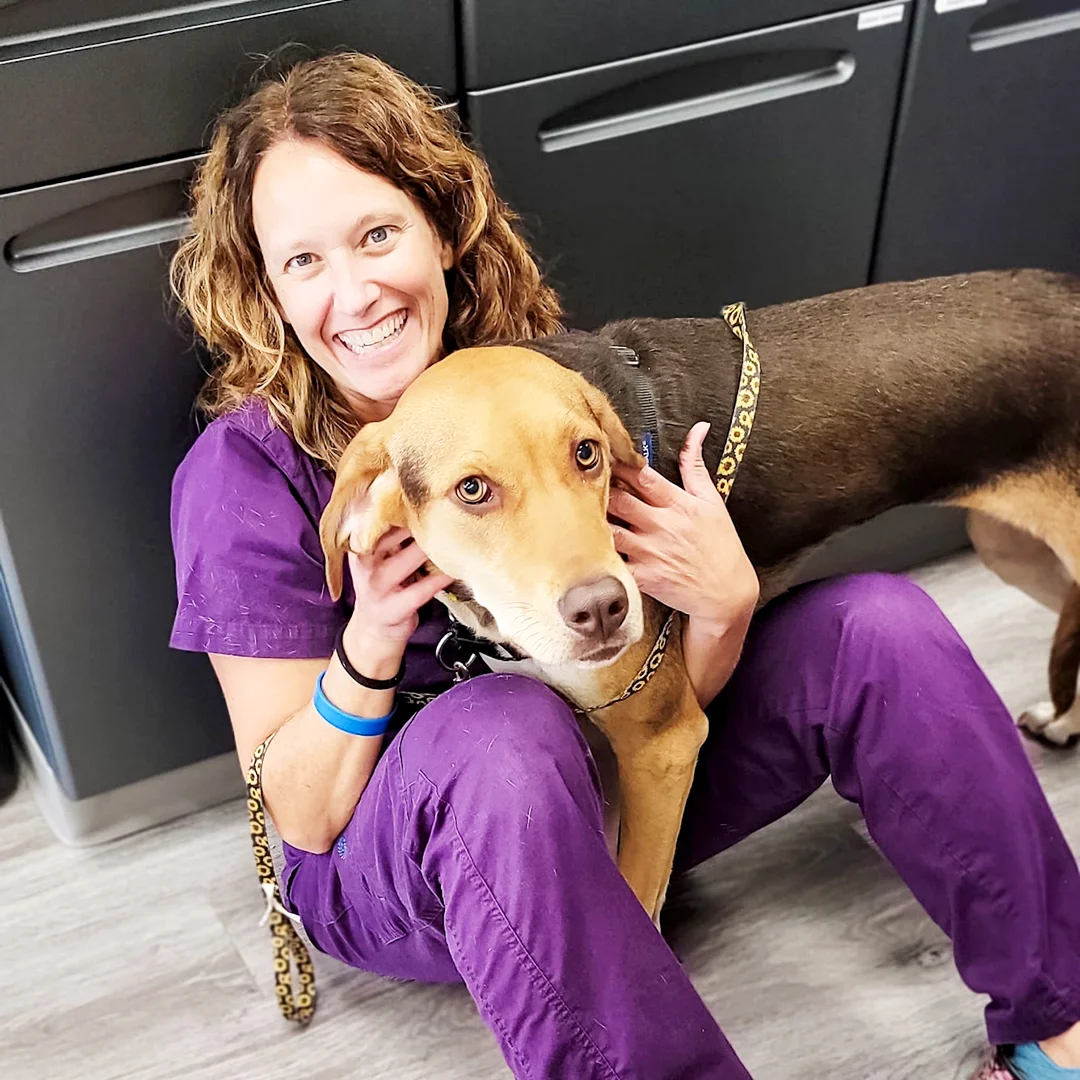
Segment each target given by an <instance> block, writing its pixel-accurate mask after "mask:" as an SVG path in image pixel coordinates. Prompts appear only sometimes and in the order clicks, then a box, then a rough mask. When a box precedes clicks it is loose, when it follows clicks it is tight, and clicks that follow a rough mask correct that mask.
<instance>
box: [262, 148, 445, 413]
mask: <svg viewBox="0 0 1080 1080" xmlns="http://www.w3.org/2000/svg"><path fill="white" fill-rule="evenodd" d="M368 206H374V207H376V209H375V210H370V211H367V212H366V213H364V214H362V215H361V216H360V217H359V218H356V219H355V220H354V215H355V213H356V208H357V207H368ZM252 218H253V221H254V225H255V235H256V237H257V238H258V242H259V249H260V250H261V252H262V256H263V264H264V265H265V267H266V273H267V278H268V279H269V282H270V286H271V288H272V289H273V291H274V296H275V298H276V300H277V307H278V311H279V312H280V314H281V317H282V320H283V321H284V322H285V324H286V325H287V326H289V327H290V328H291V329H292V332H293V333H294V334H295V336H296V339H297V341H298V342H299V344H300V347H301V348H302V349H303V350H304V351H305V352H306V353H307V355H308V356H309V357H310V358H311V359H312V360H314V361H315V363H316V364H318V365H319V367H321V368H322V369H323V371H325V372H326V374H327V375H329V376H330V378H331V379H332V380H333V382H334V384H335V385H336V386H337V388H338V389H339V390H340V391H341V393H342V394H343V396H344V397H345V398H346V400H347V401H348V402H349V404H350V406H351V407H352V410H353V412H354V413H355V414H356V416H357V417H358V418H359V419H361V420H364V421H369V420H382V419H383V418H385V417H386V416H389V415H390V412H391V410H392V409H393V407H394V403H395V402H396V401H397V399H398V398H399V397H401V394H402V392H403V391H404V390H405V388H406V387H407V386H408V385H409V383H411V382H412V381H413V379H415V378H416V376H417V375H419V374H420V372H421V371H423V370H424V368H425V367H427V365H428V364H431V363H434V362H435V361H436V360H437V359H439V357H440V356H441V355H442V336H443V327H444V326H445V324H446V314H447V296H446V283H445V281H444V275H445V273H446V272H447V271H448V270H449V269H450V268H451V266H452V265H453V252H452V251H451V248H450V244H449V243H448V242H447V241H445V240H442V239H440V237H439V236H438V234H437V233H436V232H435V230H434V228H433V227H432V226H431V224H430V223H429V222H428V219H427V217H426V216H425V214H424V212H423V210H421V209H420V207H419V206H418V205H417V204H416V203H415V202H413V200H412V199H410V198H409V196H408V195H406V194H405V192H404V191H402V190H400V189H399V188H397V187H395V186H394V185H393V184H391V183H390V182H389V181H387V180H384V179H383V178H382V177H381V176H375V175H373V174H371V173H368V172H361V171H360V170H359V169H357V168H355V167H354V166H352V165H351V164H349V162H347V161H345V160H344V159H343V158H342V157H341V156H340V155H339V154H337V153H336V152H334V151H333V150H330V149H328V148H327V147H325V146H323V145H322V144H321V143H318V142H315V141H313V140H310V139H289V140H286V141H283V142H280V143H278V144H276V145H275V146H273V147H271V148H270V150H268V151H267V152H266V153H265V154H264V155H263V158H262V161H261V162H260V163H259V167H258V168H257V169H256V171H255V182H254V186H253V190H252Z"/></svg>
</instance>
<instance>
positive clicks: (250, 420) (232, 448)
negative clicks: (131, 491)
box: [173, 398, 334, 516]
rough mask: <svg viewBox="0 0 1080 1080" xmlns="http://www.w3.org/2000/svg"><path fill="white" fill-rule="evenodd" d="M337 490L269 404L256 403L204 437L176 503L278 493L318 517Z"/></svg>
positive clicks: (214, 424)
mask: <svg viewBox="0 0 1080 1080" xmlns="http://www.w3.org/2000/svg"><path fill="white" fill-rule="evenodd" d="M333 484H334V481H333V477H332V476H331V475H330V473H329V472H328V471H327V470H326V469H325V468H324V467H323V466H322V465H321V464H320V463H319V462H318V461H316V460H315V459H314V458H312V457H311V456H310V455H309V454H307V453H306V452H305V451H304V450H302V449H301V448H300V447H299V446H298V445H297V443H296V441H295V440H294V439H293V437H292V435H291V434H290V433H289V432H288V431H286V430H284V429H283V428H282V427H280V426H279V425H278V424H276V423H275V422H274V420H273V418H272V417H271V415H270V412H269V410H268V409H267V407H266V404H265V402H263V401H260V400H258V399H255V398H251V399H249V400H248V401H246V402H245V403H244V404H243V405H241V406H240V407H239V408H237V409H233V410H231V411H230V412H227V413H224V414H223V415H221V416H219V417H217V418H216V419H214V420H212V421H211V422H210V423H209V424H208V425H207V426H206V428H205V429H204V430H203V431H202V432H200V434H199V435H198V437H197V438H196V439H195V442H194V443H193V444H192V446H191V448H190V450H188V452H187V454H186V456H185V457H184V460H183V461H182V462H181V463H180V466H179V468H178V469H177V470H176V475H175V478H174V480H173V500H174V502H176V501H177V500H178V499H180V498H182V497H183V496H185V494H187V493H188V491H189V489H193V490H195V491H207V490H208V491H215V490H221V489H225V488H227V489H229V490H231V491H236V490H237V489H246V490H247V491H248V492H249V493H251V494H252V495H254V494H255V493H256V492H263V493H267V494H268V493H270V492H272V491H278V492H280V493H281V494H282V495H286V494H288V495H289V496H290V497H291V498H293V499H299V501H300V502H301V503H303V505H304V506H305V508H306V509H307V510H308V511H309V513H313V514H315V515H316V516H318V515H319V514H320V513H321V512H322V510H323V507H324V506H325V505H326V503H327V502H328V501H329V498H330V492H331V491H332V490H333Z"/></svg>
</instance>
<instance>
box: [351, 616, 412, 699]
mask: <svg viewBox="0 0 1080 1080" xmlns="http://www.w3.org/2000/svg"><path fill="white" fill-rule="evenodd" d="M334 655H335V656H336V657H337V658H338V663H340V664H341V666H342V667H343V668H344V669H345V674H346V675H348V676H349V678H350V679H352V681H353V682H354V683H359V684H360V686H362V687H364V688H365V689H366V690H393V689H394V687H396V686H398V685H400V683H401V680H402V679H404V678H405V657H402V658H401V667H399V668H398V673H397V674H396V675H395V676H394V677H393V678H392V679H369V678H368V677H367V676H366V675H361V674H360V672H359V671H357V670H356V668H354V667H353V666H352V664H350V663H349V658H348V657H347V656H346V655H345V627H344V626H343V627H342V628H341V629H340V630H339V631H338V636H337V641H335V642H334Z"/></svg>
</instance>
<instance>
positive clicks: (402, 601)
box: [345, 528, 453, 657]
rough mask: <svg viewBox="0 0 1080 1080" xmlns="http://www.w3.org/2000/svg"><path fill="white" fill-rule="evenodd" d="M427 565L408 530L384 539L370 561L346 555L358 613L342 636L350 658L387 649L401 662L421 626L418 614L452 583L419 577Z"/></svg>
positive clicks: (440, 577) (435, 576)
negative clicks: (399, 658) (420, 570)
mask: <svg viewBox="0 0 1080 1080" xmlns="http://www.w3.org/2000/svg"><path fill="white" fill-rule="evenodd" d="M426 561H427V556H426V555H425V554H424V553H423V552H422V551H421V550H420V545H419V544H417V543H416V542H415V541H414V540H413V538H412V535H411V534H410V533H409V531H408V530H407V529H400V528H394V529H390V530H389V531H388V532H386V533H384V534H383V536H382V537H381V538H380V540H379V542H378V543H377V544H376V545H375V548H374V550H373V551H372V552H371V554H370V555H357V554H356V553H355V552H351V551H350V552H349V571H350V573H351V574H352V581H353V588H354V590H355V592H356V608H355V610H354V611H353V617H352V618H351V619H350V620H349V625H348V627H347V628H346V631H345V638H346V646H347V648H348V652H349V655H350V656H354V655H355V656H361V655H363V654H364V651H370V650H371V649H372V648H375V649H376V650H377V652H379V653H383V652H385V651H386V650H387V648H388V647H389V648H390V651H396V654H397V656H398V657H400V656H401V654H402V652H403V651H404V648H405V643H406V642H407V641H408V640H409V638H410V637H412V635H413V633H414V632H415V630H416V627H417V624H418V623H419V621H420V619H419V611H420V608H422V607H423V606H424V604H426V603H427V602H428V601H429V600H432V599H433V598H434V596H435V594H436V593H438V592H441V591H442V590H443V589H446V588H448V587H449V585H450V584H451V582H452V581H453V578H450V577H448V576H447V575H446V574H441V573H434V574H428V575H427V576H426V577H421V576H419V575H418V574H417V571H418V570H419V569H420V567H421V566H423V565H424V563H425V562H426Z"/></svg>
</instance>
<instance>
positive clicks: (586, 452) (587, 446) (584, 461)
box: [574, 439, 600, 469]
mask: <svg viewBox="0 0 1080 1080" xmlns="http://www.w3.org/2000/svg"><path fill="white" fill-rule="evenodd" d="M574 457H575V458H576V459H577V463H578V465H579V466H580V467H581V468H582V469H595V468H596V466H597V465H599V464H600V444H599V443H598V442H596V440H595V439H583V440H582V441H581V442H579V443H578V445H577V451H576V452H575V454H574Z"/></svg>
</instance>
